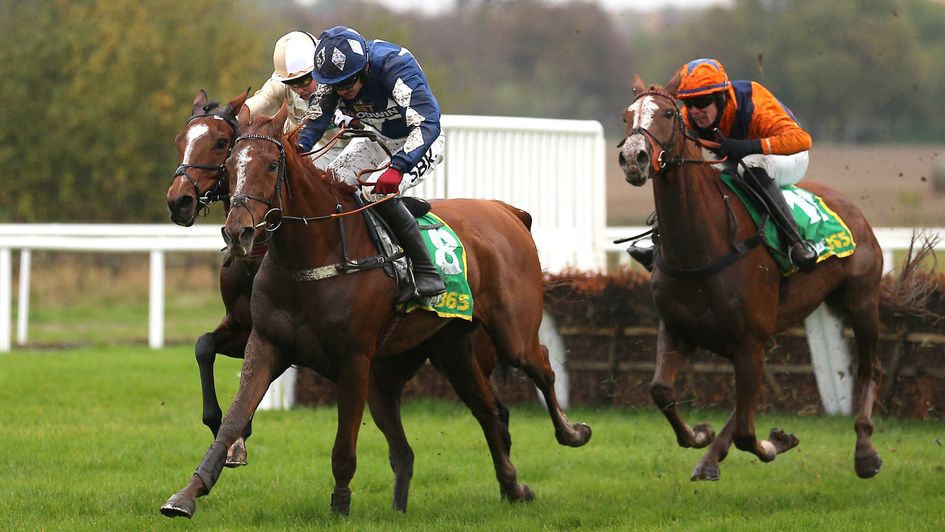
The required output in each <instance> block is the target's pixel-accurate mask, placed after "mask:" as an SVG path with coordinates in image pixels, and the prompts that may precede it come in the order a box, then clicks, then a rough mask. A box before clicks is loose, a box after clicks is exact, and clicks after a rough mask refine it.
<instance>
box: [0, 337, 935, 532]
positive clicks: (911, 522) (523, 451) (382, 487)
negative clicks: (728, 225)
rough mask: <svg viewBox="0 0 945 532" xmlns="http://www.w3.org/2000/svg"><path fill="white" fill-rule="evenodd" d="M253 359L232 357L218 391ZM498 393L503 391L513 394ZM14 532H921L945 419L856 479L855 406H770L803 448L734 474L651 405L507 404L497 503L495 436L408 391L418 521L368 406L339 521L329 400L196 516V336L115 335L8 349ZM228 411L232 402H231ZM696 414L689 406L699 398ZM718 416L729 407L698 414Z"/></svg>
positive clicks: (265, 420)
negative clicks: (680, 443)
mask: <svg viewBox="0 0 945 532" xmlns="http://www.w3.org/2000/svg"><path fill="white" fill-rule="evenodd" d="M238 368H239V363H238V361H233V360H230V359H221V360H220V361H218V362H217V368H216V369H217V381H218V385H219V393H220V396H221V398H224V399H225V398H227V397H231V396H232V394H233V392H234V390H235V387H236V380H237V378H236V375H237V371H238ZM500 393H501V390H500ZM0 404H2V405H3V408H0V427H3V429H2V430H0V449H2V450H3V451H2V452H0V494H2V498H0V500H2V501H3V512H2V513H0V530H154V529H159V528H160V529H175V530H176V529H191V528H193V526H198V527H200V528H202V529H205V528H210V527H212V528H214V529H221V530H224V529H225V530H242V529H251V530H298V529H308V530H324V529H329V528H332V529H334V528H345V529H355V530H384V531H388V530H599V529H610V530H641V529H643V530H699V529H708V530H738V529H753V530H780V529H786V530H841V529H850V528H857V529H862V530H912V529H932V530H934V529H942V527H945V516H943V514H942V512H941V508H942V507H943V505H945V492H943V491H942V489H941V486H942V477H943V474H945V466H943V464H945V448H943V447H942V445H941V442H942V440H945V425H943V424H942V423H940V422H915V421H900V420H894V419H883V418H877V419H876V420H875V421H876V432H875V434H874V441H875V443H876V446H877V448H878V449H879V451H880V453H881V454H882V455H883V458H884V459H885V461H886V463H885V465H884V469H883V471H882V472H881V473H880V474H879V476H878V477H876V478H875V479H872V480H868V481H864V480H859V479H857V478H856V477H855V475H854V473H853V459H852V454H853V443H854V437H853V428H852V425H853V422H852V420H851V419H850V418H849V417H839V418H830V417H796V416H781V415H767V414H762V415H759V416H758V427H759V432H767V430H768V429H770V428H771V427H773V426H778V427H781V428H784V429H786V430H789V431H792V432H795V433H796V434H797V436H798V437H799V438H800V441H801V444H800V446H799V447H798V448H797V449H795V450H792V451H791V452H790V453H788V454H786V455H784V456H781V457H779V458H778V459H777V460H775V461H774V462H772V463H770V464H761V463H759V462H758V461H757V460H756V459H754V457H753V456H751V455H747V454H745V453H742V452H739V451H735V450H733V451H732V453H731V454H730V455H729V457H728V459H727V460H726V461H725V462H724V463H723V464H722V480H721V481H720V482H713V483H693V482H690V481H689V479H688V477H689V472H690V470H691V468H692V467H693V466H694V465H695V463H696V461H697V460H698V459H699V457H700V456H701V455H702V451H699V450H685V449H680V448H678V447H677V446H676V443H675V438H674V437H673V435H672V431H671V430H670V428H669V427H668V425H667V423H666V421H665V420H664V419H663V418H662V416H661V415H659V413H658V412H657V411H656V410H655V409H652V408H647V409H641V410H610V409H599V410H595V409H574V410H573V411H571V412H570V415H571V418H572V419H573V420H580V421H584V422H587V423H588V424H590V425H591V426H592V427H593V430H594V436H593V438H592V439H591V441H590V442H589V443H588V445H587V446H586V447H583V448H579V449H571V448H564V447H561V446H559V445H557V444H556V443H555V441H554V436H553V431H552V428H551V425H550V423H549V421H548V418H547V414H545V413H544V411H543V410H542V409H541V408H540V407H539V406H538V405H533V406H522V405H512V406H511V407H510V410H511V433H512V441H513V446H512V459H513V461H514V463H515V466H516V467H517V469H518V473H519V479H520V481H522V482H524V483H527V484H528V485H529V486H530V487H531V488H532V489H533V490H534V491H535V494H536V499H535V501H533V502H532V503H530V504H527V505H509V504H506V503H503V502H501V501H500V500H499V495H498V488H497V485H496V482H495V478H494V472H493V468H492V464H491V461H490V459H489V455H488V451H487V449H486V445H485V443H484V440H483V437H482V434H481V431H480V429H479V427H478V425H477V424H476V422H475V421H474V420H473V419H472V417H471V416H470V415H469V414H468V412H467V411H466V410H465V409H464V408H463V407H462V406H461V405H459V404H457V403H445V402H430V401H416V400H408V401H407V402H406V405H405V409H404V416H403V417H404V424H405V427H406V431H407V434H408V437H409V438H410V441H411V444H412V446H413V449H414V451H415V453H416V464H415V469H414V477H413V484H412V487H411V492H410V496H411V499H410V506H409V511H408V513H407V514H406V515H400V514H397V513H396V512H394V511H393V510H392V509H391V507H390V506H391V502H390V496H391V486H392V474H391V472H390V466H389V465H388V460H387V449H386V444H385V442H384V439H383V437H382V436H381V435H380V432H379V431H378V430H377V429H376V428H375V426H374V424H373V423H372V421H371V420H370V418H369V416H368V415H367V414H365V420H364V423H365V424H364V426H363V427H362V430H361V438H360V442H359V446H358V470H357V474H356V475H355V478H354V481H353V483H352V486H351V487H352V491H353V502H352V513H351V516H350V517H349V518H348V519H341V518H337V517H334V516H332V515H330V512H329V508H328V504H329V499H328V497H329V493H330V491H331V488H332V485H333V481H332V476H331V469H330V453H331V445H332V441H333V438H334V432H335V423H336V415H335V411H334V409H333V408H317V409H299V410H293V411H282V412H260V413H258V414H257V415H256V417H255V420H254V433H253V437H252V438H251V439H250V440H249V461H250V465H249V466H247V467H245V468H241V469H236V470H225V471H224V473H223V475H222V477H221V478H220V481H219V483H218V484H217V486H216V488H215V489H214V491H213V493H212V494H211V495H210V496H208V497H204V498H201V499H198V506H197V513H196V515H195V517H194V519H193V522H190V521H186V520H182V519H177V520H174V521H170V520H168V519H167V518H164V517H162V516H160V515H159V514H158V508H159V507H160V505H161V504H162V503H163V502H164V501H165V500H166V498H167V497H168V496H170V495H171V494H172V493H174V492H175V491H176V490H178V489H179V488H181V487H182V486H183V485H184V484H185V483H186V482H187V481H188V480H189V478H190V476H191V474H192V473H193V471H194V467H196V465H197V464H198V463H199V461H200V459H201V457H202V456H203V454H204V452H205V451H206V449H207V446H208V445H209V443H210V434H209V431H208V430H207V429H206V428H205V427H203V426H202V425H201V424H200V420H199V416H200V414H199V384H198V379H197V372H196V367H195V364H194V362H193V356H192V352H191V350H190V348H189V347H184V346H181V347H176V348H170V349H163V350H157V351H152V350H149V349H147V348H145V347H143V346H111V347H96V348H88V349H81V350H61V351H53V352H24V351H20V352H15V353H13V354H8V355H0ZM224 408H226V405H225V404H224ZM687 410H688V409H687ZM687 415H688V416H689V418H690V419H691V420H692V421H693V422H701V421H708V422H711V423H713V424H714V425H715V427H716V429H719V428H720V427H721V424H722V423H723V422H724V420H725V418H726V416H727V413H725V412H719V411H700V412H688V411H687Z"/></svg>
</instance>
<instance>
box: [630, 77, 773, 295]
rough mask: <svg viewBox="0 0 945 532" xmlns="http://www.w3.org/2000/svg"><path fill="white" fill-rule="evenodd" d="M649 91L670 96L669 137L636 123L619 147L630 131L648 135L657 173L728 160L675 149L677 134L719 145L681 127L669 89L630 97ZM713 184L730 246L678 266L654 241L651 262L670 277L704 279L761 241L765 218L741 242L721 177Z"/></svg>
mask: <svg viewBox="0 0 945 532" xmlns="http://www.w3.org/2000/svg"><path fill="white" fill-rule="evenodd" d="M649 95H654V96H659V97H661V98H665V99H667V100H669V102H670V103H671V104H672V105H673V125H672V133H671V134H670V136H669V139H668V140H667V141H666V142H665V143H664V142H662V141H661V140H660V139H658V138H657V137H656V136H655V135H654V134H653V133H652V132H651V131H650V130H649V129H647V128H645V127H635V128H633V129H631V130H630V133H629V134H628V135H627V136H626V138H624V140H623V141H622V142H621V143H620V144H619V145H618V147H620V146H622V145H623V143H624V142H626V140H627V139H629V138H630V137H631V136H633V135H643V136H644V138H646V139H647V143H648V144H649V146H650V151H651V153H652V152H654V151H655V149H654V145H655V147H657V148H659V150H660V151H659V155H658V156H657V157H650V163H651V165H652V167H653V169H654V170H655V171H656V175H657V176H660V175H662V174H663V172H665V171H666V170H667V169H670V168H678V167H681V166H682V165H684V164H719V163H723V162H725V161H727V160H728V157H723V158H722V159H719V160H710V159H687V158H684V157H683V156H682V155H681V154H679V153H676V142H677V141H678V140H679V139H680V138H683V139H688V140H691V141H693V142H695V143H696V144H698V145H699V146H701V147H703V148H710V149H711V148H718V147H719V144H718V143H715V142H711V141H707V140H703V139H700V138H698V137H697V136H696V135H694V134H690V133H689V132H687V131H686V128H685V127H684V124H683V120H682V114H681V113H680V111H679V105H678V104H677V103H676V98H674V97H673V95H671V94H669V93H668V92H665V91H662V90H659V89H650V90H647V91H644V92H641V93H640V94H638V95H637V97H636V98H634V99H633V101H634V102H635V101H637V100H639V99H640V98H642V97H644V96H649ZM677 132H678V133H679V137H677V136H676V134H677ZM667 154H670V155H669V156H667ZM715 185H716V187H717V188H718V191H719V194H720V195H721V198H722V202H723V203H724V205H725V211H726V213H727V214H728V222H729V234H730V235H731V238H732V242H731V245H730V247H729V250H728V251H727V252H726V253H725V254H724V255H722V256H721V257H718V258H717V259H716V260H714V261H713V262H712V263H710V264H709V265H707V266H703V267H700V268H679V267H676V266H673V265H672V264H669V263H667V262H666V261H665V260H664V259H663V257H662V253H661V251H660V249H659V245H657V247H656V249H655V253H654V254H653V259H654V266H655V267H656V268H658V269H659V270H661V271H663V272H664V273H666V274H667V275H669V276H670V277H675V278H677V279H686V280H690V281H693V280H699V279H704V278H705V277H708V276H710V275H714V274H716V273H718V272H720V271H722V270H724V269H725V268H727V267H728V266H730V265H731V264H733V263H735V262H737V261H738V260H739V259H741V258H742V257H744V256H745V255H747V254H748V252H750V251H751V250H752V249H754V248H755V247H757V246H758V245H760V244H761V243H762V241H763V235H762V231H763V227H764V221H763V222H762V223H760V224H758V233H756V234H754V235H752V236H750V237H748V238H746V239H745V240H742V241H741V242H738V241H736V238H737V235H738V219H737V218H736V216H735V212H734V211H733V210H732V206H731V198H730V197H729V195H728V194H727V193H726V192H725V190H723V188H722V185H721V182H720V181H716V182H715ZM652 232H653V230H650V231H648V232H646V233H643V235H638V236H636V237H631V238H629V239H624V241H627V240H633V239H637V238H639V237H641V236H646V235H647V234H650V233H652Z"/></svg>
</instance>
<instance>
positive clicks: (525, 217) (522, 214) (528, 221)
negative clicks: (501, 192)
mask: <svg viewBox="0 0 945 532" xmlns="http://www.w3.org/2000/svg"><path fill="white" fill-rule="evenodd" d="M496 203H498V204H499V205H501V206H502V207H503V208H504V209H505V210H507V211H509V212H510V213H512V215H513V216H515V217H516V218H518V219H519V220H521V222H522V223H523V224H525V228H526V229H528V231H529V232H531V230H532V215H531V214H528V212H526V211H523V210H522V209H519V208H518V207H513V206H512V205H509V204H508V203H506V202H504V201H499V200H496Z"/></svg>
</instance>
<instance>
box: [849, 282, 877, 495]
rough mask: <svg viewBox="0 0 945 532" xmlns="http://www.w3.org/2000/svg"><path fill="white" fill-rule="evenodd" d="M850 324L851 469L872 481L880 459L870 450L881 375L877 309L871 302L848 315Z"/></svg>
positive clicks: (872, 301) (859, 475) (873, 450)
mask: <svg viewBox="0 0 945 532" xmlns="http://www.w3.org/2000/svg"><path fill="white" fill-rule="evenodd" d="M850 318H851V320H850V322H851V325H852V327H853V331H854V336H855V338H856V350H857V360H858V363H857V369H856V378H855V381H854V389H855V392H854V397H855V398H856V404H855V405H854V412H853V415H854V425H853V426H854V429H855V430H856V451H855V452H854V466H855V470H856V475H857V476H858V477H860V478H872V477H874V476H876V474H877V473H879V470H880V468H881V467H882V465H883V459H882V458H880V456H879V453H878V452H877V451H876V449H875V448H873V438H872V436H873V404H874V402H875V401H876V395H877V393H878V391H879V381H880V376H881V374H882V368H881V366H880V362H879V359H877V357H876V346H877V343H878V341H879V336H878V325H879V310H878V306H877V304H876V302H875V300H871V301H870V303H869V305H868V307H867V308H865V309H863V310H861V311H860V312H857V313H851V314H850Z"/></svg>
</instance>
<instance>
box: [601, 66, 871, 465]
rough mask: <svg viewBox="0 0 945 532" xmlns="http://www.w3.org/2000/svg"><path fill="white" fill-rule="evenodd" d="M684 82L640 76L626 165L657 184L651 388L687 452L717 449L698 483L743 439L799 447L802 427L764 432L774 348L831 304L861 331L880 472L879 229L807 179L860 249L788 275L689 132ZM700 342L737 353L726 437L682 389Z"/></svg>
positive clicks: (862, 382)
mask: <svg viewBox="0 0 945 532" xmlns="http://www.w3.org/2000/svg"><path fill="white" fill-rule="evenodd" d="M677 86H678V81H677V80H676V79H674V80H672V81H670V83H669V85H668V86H667V87H666V88H665V89H663V88H660V87H658V86H653V87H650V88H649V89H646V88H645V87H644V85H643V83H642V82H641V81H640V79H639V78H638V77H637V78H636V79H635V80H634V87H633V92H634V100H633V104H632V105H630V107H629V108H628V109H627V110H626V111H625V112H624V121H625V122H626V133H627V137H626V139H625V140H624V141H623V142H622V143H621V144H622V146H621V149H620V153H619V162H620V166H621V168H622V169H623V171H624V174H625V177H626V180H627V181H628V182H629V183H630V184H631V185H634V186H642V185H644V184H645V183H646V181H647V179H651V178H652V181H653V197H654V200H655V204H656V216H657V219H658V220H659V230H660V235H659V245H658V247H657V248H656V250H655V253H656V258H657V261H656V262H657V267H656V268H654V270H653V274H652V277H651V287H652V291H653V299H654V301H655V303H656V307H657V309H658V311H659V314H660V325H659V333H658V339H657V359H656V372H655V374H654V376H653V382H652V383H651V384H650V393H651V395H652V396H653V400H654V401H655V402H656V405H657V406H658V407H659V408H660V410H661V411H662V412H663V414H664V415H665V416H666V418H667V419H668V420H669V423H670V425H672V427H673V430H674V431H675V433H676V440H677V442H678V443H679V445H680V446H681V447H693V448H703V447H706V446H709V449H708V451H707V452H706V454H705V456H704V457H703V458H702V460H701V461H700V462H699V463H698V465H696V467H695V469H694V471H693V473H692V479H693V480H717V479H718V478H719V462H721V461H722V460H724V459H725V456H726V455H727V453H728V450H729V447H730V445H731V444H732V442H734V443H735V447H737V448H738V449H740V450H742V451H747V452H750V453H752V454H754V455H755V456H757V457H758V459H760V460H761V461H762V462H770V461H772V460H774V459H775V457H776V456H777V455H778V454H780V453H783V452H786V451H788V450H790V449H791V448H793V447H794V446H795V445H797V443H798V440H797V438H796V437H794V435H793V434H788V433H785V432H783V431H781V430H778V429H773V430H772V431H771V434H770V436H769V437H768V439H766V440H759V439H757V438H756V437H755V407H756V403H757V402H758V400H759V394H760V392H761V386H762V383H763V382H764V351H765V344H766V342H767V341H768V340H769V339H770V338H771V337H772V336H773V335H774V334H775V333H777V332H779V331H782V330H784V329H785V328H787V327H788V326H790V325H792V324H795V323H797V322H799V321H801V320H803V319H804V317H806V316H807V315H808V314H810V313H811V312H812V311H813V310H814V309H815V308H817V306H818V305H820V303H821V302H826V303H827V304H828V305H829V306H830V307H831V308H833V309H834V310H836V311H838V312H839V313H840V314H841V315H843V316H844V317H845V318H846V319H847V320H848V322H849V324H850V325H851V326H852V328H853V331H854V334H855V337H856V347H857V355H858V356H857V358H858V367H857V370H856V376H855V388H856V392H855V393H856V403H855V414H854V415H855V422H854V429H855V432H856V450H855V453H854V462H855V470H856V474H857V475H858V476H859V477H861V478H870V477H873V476H874V475H876V474H877V473H879V469H880V466H881V465H882V460H881V459H880V457H879V454H878V453H877V452H876V450H875V449H874V448H873V444H872V442H871V435H872V433H873V422H872V410H873V402H874V400H875V398H876V394H877V391H878V386H879V376H880V371H881V370H880V366H879V361H878V359H877V358H876V348H877V341H878V334H879V283H880V277H881V275H882V260H883V259H882V253H881V250H880V247H879V244H878V243H877V242H876V238H875V236H874V235H873V230H872V229H871V228H870V225H869V223H868V222H867V221H866V219H865V218H864V217H863V214H862V213H861V212H860V211H859V210H858V209H857V208H856V207H855V206H854V205H853V204H852V203H850V202H849V201H847V200H846V199H844V198H843V197H842V196H841V195H840V194H838V193H837V192H836V191H834V190H832V189H830V188H828V187H826V186H823V185H820V184H815V183H809V182H805V183H804V184H803V185H802V186H803V188H804V189H806V190H809V191H810V192H812V193H814V194H817V195H818V196H820V197H821V198H823V200H824V202H826V204H827V205H828V206H829V207H830V208H831V209H832V210H833V211H834V212H835V213H838V214H839V215H840V217H841V218H843V220H844V221H845V222H846V224H847V226H848V227H849V229H850V230H851V231H852V233H853V238H854V241H855V242H856V250H855V252H854V253H853V254H852V255H850V256H847V257H845V258H843V259H839V258H837V257H835V256H834V257H830V258H828V259H826V260H823V261H822V262H820V263H819V264H818V265H817V267H816V268H815V269H814V271H812V272H811V273H795V274H794V275H792V276H790V277H787V278H784V277H782V275H781V272H780V269H779V267H778V265H777V264H776V263H775V261H774V259H773V258H772V256H771V255H770V253H769V252H768V251H767V250H766V249H765V248H764V246H756V247H752V246H750V245H746V243H747V242H750V241H751V240H752V239H753V237H755V236H756V235H757V234H758V232H759V230H758V227H757V226H756V225H755V223H754V222H753V221H752V219H751V218H750V216H749V213H748V210H747V209H746V208H745V206H744V205H743V204H742V203H741V202H740V201H738V199H737V198H732V196H733V194H732V193H731V191H730V190H729V189H728V188H727V187H726V186H725V185H724V184H723V183H722V181H721V179H720V170H719V169H717V168H715V167H713V166H710V165H709V164H705V163H706V162H707V161H705V160H703V159H704V157H703V150H702V147H701V145H700V144H699V143H698V142H697V141H696V139H694V138H693V137H691V136H690V135H689V134H688V133H687V131H686V130H685V127H684V126H683V122H682V118H681V116H680V111H679V108H678V106H677V104H676V101H675V90H676V87H677ZM730 200H731V201H730ZM736 243H737V244H736ZM699 347H702V348H705V349H707V350H709V351H712V352H714V353H716V354H719V355H721V356H723V357H725V358H727V359H729V360H730V361H731V362H732V364H733V366H734V370H735V409H734V411H733V412H732V414H731V417H729V419H728V421H727V422H726V424H725V426H724V428H723V429H722V431H721V432H720V433H719V434H718V436H717V437H716V436H715V432H714V431H713V429H712V427H710V426H709V425H706V424H701V425H696V426H693V427H690V426H689V425H688V424H686V422H685V421H684V420H683V419H682V417H681V415H680V413H679V409H678V406H677V403H676V396H675V392H674V390H673V383H674V381H675V380H676V376H677V373H678V372H679V370H680V369H681V368H682V366H683V364H684V363H685V359H686V357H688V356H689V355H691V354H692V353H693V351H694V350H695V349H696V348H699Z"/></svg>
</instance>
